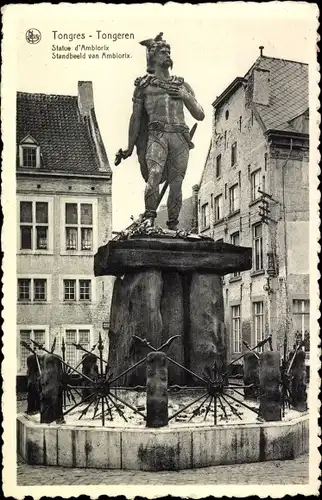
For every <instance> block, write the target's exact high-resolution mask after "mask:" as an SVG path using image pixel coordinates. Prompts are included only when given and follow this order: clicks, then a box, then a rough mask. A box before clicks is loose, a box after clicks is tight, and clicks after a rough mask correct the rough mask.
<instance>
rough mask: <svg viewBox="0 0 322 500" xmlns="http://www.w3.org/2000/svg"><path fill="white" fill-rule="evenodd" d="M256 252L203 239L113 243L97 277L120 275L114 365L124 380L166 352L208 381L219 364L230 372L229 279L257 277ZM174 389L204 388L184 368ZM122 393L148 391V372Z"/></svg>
mask: <svg viewBox="0 0 322 500" xmlns="http://www.w3.org/2000/svg"><path fill="white" fill-rule="evenodd" d="M251 266H252V262H251V249H250V248H245V247H239V246H234V245H229V244H226V243H215V242H214V241H212V240H209V239H208V240H203V239H201V238H199V239H196V238H191V239H189V237H188V238H178V237H172V238H171V237H168V236H166V237H165V236H163V237H156V236H151V237H148V236H145V237H137V236H136V237H135V238H134V237H133V238H131V239H128V240H123V241H113V240H112V241H110V242H109V243H108V244H107V245H105V246H104V247H101V248H99V251H98V253H97V254H96V256H95V265H94V272H95V275H96V276H104V275H115V276H117V278H116V281H115V283H114V290H113V297H112V305H111V313H110V331H109V340H110V344H109V364H110V366H111V367H112V371H113V376H114V377H115V376H116V375H118V374H120V373H122V372H123V371H124V370H126V369H128V368H129V367H131V366H132V365H134V364H135V363H136V362H138V361H139V360H140V359H141V358H144V357H145V356H146V355H147V354H148V353H149V352H150V350H151V349H149V348H148V347H147V346H144V345H143V344H142V343H141V342H140V340H138V339H137V340H135V338H133V336H134V337H140V338H141V339H146V340H147V341H148V342H149V343H150V344H151V345H152V346H153V347H155V348H158V347H160V346H161V345H162V344H164V343H165V342H167V340H169V338H171V337H173V336H174V335H179V336H180V338H176V339H175V340H174V341H173V342H172V344H171V345H170V346H168V347H167V348H165V349H164V352H166V353H167V354H168V356H169V357H170V358H172V359H174V360H175V361H176V362H178V363H180V364H181V365H184V366H185V367H186V368H188V369H190V370H192V371H193V372H195V373H197V374H198V375H200V376H202V375H203V373H204V370H205V368H211V367H212V366H213V364H214V362H216V365H217V367H218V368H219V369H221V368H222V369H224V368H223V367H224V365H225V363H226V354H227V339H226V332H225V327H224V303H223V293H222V276H223V275H224V274H226V273H229V272H235V271H243V270H246V269H250V268H251ZM168 381H169V385H173V384H179V385H182V384H189V385H198V380H197V379H195V378H194V377H192V376H191V375H189V374H187V372H184V370H182V369H180V368H179V367H178V366H175V365H174V364H173V363H171V362H169V364H168ZM119 383H120V385H127V386H136V385H145V367H144V366H139V367H137V368H136V369H135V370H131V371H130V372H128V373H127V374H126V376H124V377H122V379H120V380H119Z"/></svg>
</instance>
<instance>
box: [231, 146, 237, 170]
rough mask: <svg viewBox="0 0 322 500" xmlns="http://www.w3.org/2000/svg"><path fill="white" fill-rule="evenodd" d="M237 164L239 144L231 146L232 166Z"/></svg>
mask: <svg viewBox="0 0 322 500" xmlns="http://www.w3.org/2000/svg"><path fill="white" fill-rule="evenodd" d="M236 163H237V142H234V143H233V144H232V145H231V166H232V167H233V166H234V165H235V164H236Z"/></svg>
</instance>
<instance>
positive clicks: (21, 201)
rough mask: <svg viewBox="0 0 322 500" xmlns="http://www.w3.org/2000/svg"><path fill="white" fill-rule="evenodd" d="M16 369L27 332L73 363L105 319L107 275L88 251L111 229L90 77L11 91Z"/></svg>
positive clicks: (22, 363) (107, 174)
mask: <svg viewBox="0 0 322 500" xmlns="http://www.w3.org/2000/svg"><path fill="white" fill-rule="evenodd" d="M16 118H17V168H16V179H17V280H18V282H17V302H18V303H17V372H18V376H22V375H25V373H26V357H27V356H28V354H29V353H28V351H27V350H26V349H25V348H23V347H22V346H21V345H20V341H21V340H24V341H26V342H30V339H34V340H36V341H38V342H40V343H43V344H44V345H45V346H46V348H47V349H48V348H50V347H51V345H52V343H53V341H54V339H56V350H55V352H57V353H59V354H61V350H60V348H61V342H62V338H64V339H65V342H66V348H67V350H66V357H67V360H69V362H70V363H72V364H76V362H77V361H78V360H79V359H80V356H81V352H80V351H77V350H76V348H75V347H74V346H73V345H72V343H73V342H81V343H82V344H83V345H85V346H87V347H89V346H90V347H92V346H93V344H94V342H95V340H96V339H97V335H98V332H99V331H101V332H102V334H104V333H106V332H105V331H104V330H102V327H103V322H108V319H109V318H108V317H107V316H106V314H108V310H109V308H108V303H109V301H110V294H111V282H110V280H109V278H94V274H93V263H94V254H95V253H96V251H97V249H98V247H99V246H100V245H102V244H104V243H106V242H107V240H108V239H109V238H110V236H111V231H112V227H111V224H112V215H111V214H112V192H111V185H112V184H111V183H112V172H111V168H110V166H109V162H108V159H107V155H106V152H105V148H104V145H103V142H102V138H101V135H100V131H99V127H98V123H97V120H96V115H95V109H94V101H93V89H92V83H91V82H79V83H78V95H77V96H66V95H46V94H34V93H25V92H18V93H17V117H16Z"/></svg>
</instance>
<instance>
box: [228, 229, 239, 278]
mask: <svg viewBox="0 0 322 500" xmlns="http://www.w3.org/2000/svg"><path fill="white" fill-rule="evenodd" d="M230 243H231V244H232V245H237V246H239V245H240V241H239V231H236V233H233V234H232V235H231V236H230ZM233 276H234V278H237V276H240V272H239V271H236V272H235V273H233Z"/></svg>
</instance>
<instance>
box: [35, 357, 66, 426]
mask: <svg viewBox="0 0 322 500" xmlns="http://www.w3.org/2000/svg"><path fill="white" fill-rule="evenodd" d="M38 359H39V365H40V370H41V374H40V385H41V396H40V423H42V424H50V423H51V422H54V421H55V422H56V423H60V422H62V421H63V420H64V417H63V391H62V363H61V361H60V359H59V358H57V357H56V356H54V355H53V354H47V353H44V354H43V353H41V354H39V355H38Z"/></svg>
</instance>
